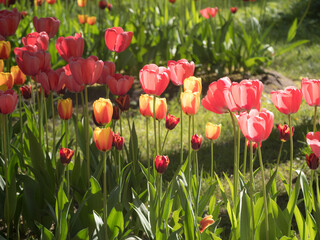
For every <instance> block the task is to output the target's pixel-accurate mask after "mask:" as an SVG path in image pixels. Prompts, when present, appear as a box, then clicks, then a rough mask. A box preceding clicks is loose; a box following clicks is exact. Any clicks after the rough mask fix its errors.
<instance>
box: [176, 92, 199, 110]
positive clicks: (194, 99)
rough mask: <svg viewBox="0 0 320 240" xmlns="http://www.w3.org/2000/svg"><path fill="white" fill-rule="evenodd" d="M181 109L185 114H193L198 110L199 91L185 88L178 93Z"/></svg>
mask: <svg viewBox="0 0 320 240" xmlns="http://www.w3.org/2000/svg"><path fill="white" fill-rule="evenodd" d="M180 101H181V108H182V111H183V112H184V113H185V114H187V115H195V114H196V113H197V112H198V110H199V105H200V93H198V92H195V93H193V92H191V91H190V90H187V91H185V92H182V93H181V95H180Z"/></svg>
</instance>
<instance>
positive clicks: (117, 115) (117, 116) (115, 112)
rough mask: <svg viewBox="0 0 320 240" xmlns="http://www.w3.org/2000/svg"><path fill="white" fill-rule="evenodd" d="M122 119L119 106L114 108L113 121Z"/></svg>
mask: <svg viewBox="0 0 320 240" xmlns="http://www.w3.org/2000/svg"><path fill="white" fill-rule="evenodd" d="M119 117H120V111H119V107H118V106H113V114H112V119H113V120H119Z"/></svg>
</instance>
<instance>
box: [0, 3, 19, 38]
mask: <svg viewBox="0 0 320 240" xmlns="http://www.w3.org/2000/svg"><path fill="white" fill-rule="evenodd" d="M20 17H21V15H20V13H19V12H18V10H17V9H16V8H14V9H13V10H12V11H8V10H1V11H0V26H1V27H0V35H2V36H4V37H8V36H12V35H14V34H15V33H16V30H17V28H18V25H19V22H20Z"/></svg>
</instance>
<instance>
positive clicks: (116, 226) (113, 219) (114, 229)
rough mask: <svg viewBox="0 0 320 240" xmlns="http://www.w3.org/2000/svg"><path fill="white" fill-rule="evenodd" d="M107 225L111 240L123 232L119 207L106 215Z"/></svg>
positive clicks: (121, 214)
mask: <svg viewBox="0 0 320 240" xmlns="http://www.w3.org/2000/svg"><path fill="white" fill-rule="evenodd" d="M107 224H108V227H109V230H110V231H111V233H112V237H111V239H115V238H116V237H117V236H118V235H119V233H122V232H123V230H124V219H123V213H122V209H121V207H119V206H118V207H114V208H112V210H111V211H110V213H109V214H108V219H107Z"/></svg>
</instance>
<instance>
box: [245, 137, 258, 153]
mask: <svg viewBox="0 0 320 240" xmlns="http://www.w3.org/2000/svg"><path fill="white" fill-rule="evenodd" d="M246 140H247V149H248V151H250V141H249V140H248V139H246ZM251 144H252V151H253V152H255V151H256V150H257V148H258V144H257V143H256V142H252V143H251ZM259 145H260V147H261V142H260V144H259Z"/></svg>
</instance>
